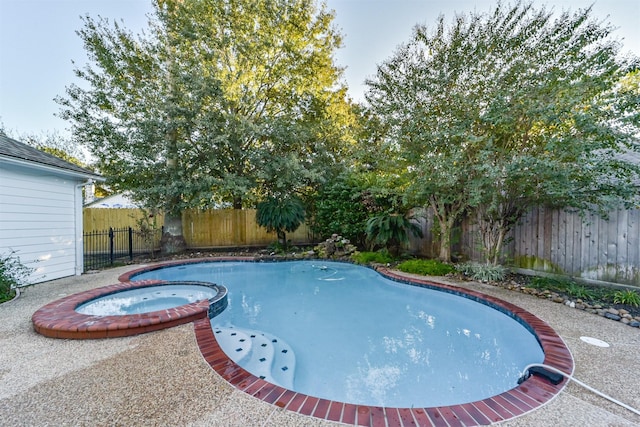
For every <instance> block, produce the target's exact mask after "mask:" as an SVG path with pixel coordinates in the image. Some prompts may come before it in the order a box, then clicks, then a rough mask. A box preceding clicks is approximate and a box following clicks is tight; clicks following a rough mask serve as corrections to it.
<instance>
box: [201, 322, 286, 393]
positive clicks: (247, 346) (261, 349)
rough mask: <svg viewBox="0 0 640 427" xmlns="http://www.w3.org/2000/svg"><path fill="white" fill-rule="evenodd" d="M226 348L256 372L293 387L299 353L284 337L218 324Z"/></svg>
mask: <svg viewBox="0 0 640 427" xmlns="http://www.w3.org/2000/svg"><path fill="white" fill-rule="evenodd" d="M213 332H214V334H215V337H216V340H217V341H218V344H220V347H221V348H222V350H223V351H224V352H225V353H226V354H227V356H229V357H230V358H231V360H233V361H234V362H236V363H237V364H238V365H240V366H242V367H243V368H244V369H246V370H247V371H249V372H251V373H252V374H253V375H255V376H257V377H260V378H262V379H264V380H265V381H268V382H270V383H272V384H276V385H279V386H281V387H284V388H288V389H291V388H293V377H294V374H295V367H296V356H295V354H294V352H293V350H292V349H291V346H289V344H287V343H286V342H284V341H283V340H282V339H280V338H278V337H276V336H274V335H271V334H268V333H265V332H261V331H255V330H249V329H242V328H236V327H214V328H213Z"/></svg>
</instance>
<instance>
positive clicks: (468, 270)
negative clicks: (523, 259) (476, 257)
mask: <svg viewBox="0 0 640 427" xmlns="http://www.w3.org/2000/svg"><path fill="white" fill-rule="evenodd" d="M455 269H456V270H457V271H459V272H460V273H462V274H464V275H465V276H467V277H469V278H471V279H472V280H477V281H480V282H497V281H500V280H504V278H505V276H506V275H507V269H506V268H505V267H504V266H502V265H493V264H484V263H482V264H481V263H477V262H465V263H463V264H457V265H456V267H455Z"/></svg>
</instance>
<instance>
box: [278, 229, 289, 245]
mask: <svg viewBox="0 0 640 427" xmlns="http://www.w3.org/2000/svg"><path fill="white" fill-rule="evenodd" d="M276 235H277V236H278V242H279V243H280V246H281V247H282V249H284V250H286V249H287V234H286V233H285V232H284V231H282V230H278V231H277V232H276Z"/></svg>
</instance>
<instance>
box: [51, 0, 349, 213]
mask: <svg viewBox="0 0 640 427" xmlns="http://www.w3.org/2000/svg"><path fill="white" fill-rule="evenodd" d="M332 20H333V14H332V12H330V11H328V10H326V8H325V6H324V5H317V4H316V2H315V1H311V0H277V1H273V0H269V1H267V0H259V1H253V0H251V1H250V0H243V1H227V0H194V1H189V2H182V1H178V0H157V2H156V4H155V13H154V15H153V16H152V17H151V18H150V22H149V27H148V29H147V30H146V31H145V32H143V33H142V34H140V35H138V36H134V35H133V34H131V33H130V32H129V31H127V30H126V29H125V28H122V26H121V25H120V24H118V23H112V22H109V21H107V20H105V19H102V18H99V19H93V18H91V17H88V16H87V17H85V18H84V23H85V25H84V28H83V29H81V30H80V31H78V34H79V36H80V37H81V38H82V40H83V42H84V45H85V49H86V51H87V53H88V54H89V58H90V60H91V63H90V65H89V66H87V67H86V68H83V69H76V74H77V76H78V77H80V78H81V79H82V80H84V81H85V82H86V83H87V85H83V86H79V85H73V86H70V87H68V88H67V96H66V97H60V98H58V102H59V103H60V104H61V106H62V116H63V117H64V118H66V119H68V120H69V121H70V122H71V123H72V131H73V136H74V138H75V140H76V141H77V142H78V143H82V144H85V145H87V146H88V148H89V149H90V151H91V153H92V154H93V155H95V156H96V157H97V158H98V163H99V168H100V170H101V171H102V172H103V174H105V175H106V176H109V177H111V178H112V181H111V183H112V185H113V186H114V187H116V188H120V189H127V190H131V191H132V192H133V194H134V195H135V197H136V198H137V199H139V200H141V201H143V202H145V204H146V205H149V206H153V207H161V208H163V209H164V210H166V211H170V212H174V213H176V212H180V211H181V210H182V209H184V208H188V207H210V206H214V205H218V204H220V203H223V202H224V203H229V204H233V205H234V206H235V207H237V208H240V207H242V204H243V201H245V202H246V201H247V199H248V202H249V203H255V201H257V200H259V199H260V198H262V197H263V195H264V194H267V193H270V192H273V191H296V190H297V189H298V188H299V187H304V186H306V185H310V184H313V183H316V182H318V181H319V180H321V179H322V176H323V173H324V170H325V168H323V167H322V162H323V161H324V162H325V165H326V164H335V163H339V161H340V157H341V156H340V155H339V154H340V151H341V150H343V149H344V147H348V145H349V143H350V141H349V140H348V137H347V135H348V134H347V133H346V132H343V130H344V128H345V127H348V126H350V121H352V119H351V115H352V113H351V109H350V108H351V107H350V106H349V104H348V102H347V99H346V88H345V87H344V86H343V84H342V83H341V73H342V70H341V69H340V68H339V67H337V66H336V65H335V64H334V63H333V53H334V51H335V49H337V48H338V47H339V46H340V43H341V36H340V34H339V33H337V32H336V30H335V29H334V28H333V26H332Z"/></svg>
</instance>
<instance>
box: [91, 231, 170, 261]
mask: <svg viewBox="0 0 640 427" xmlns="http://www.w3.org/2000/svg"><path fill="white" fill-rule="evenodd" d="M161 237H162V229H161V228H160V229H134V228H132V227H124V228H109V229H108V230H104V231H90V232H87V233H83V246H84V271H89V270H97V269H100V268H105V267H109V266H113V265H114V264H116V263H119V262H125V261H127V260H128V261H132V260H133V258H134V257H136V256H143V255H148V256H151V257H153V256H154V255H155V253H156V252H157V251H159V249H160V238H161Z"/></svg>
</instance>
